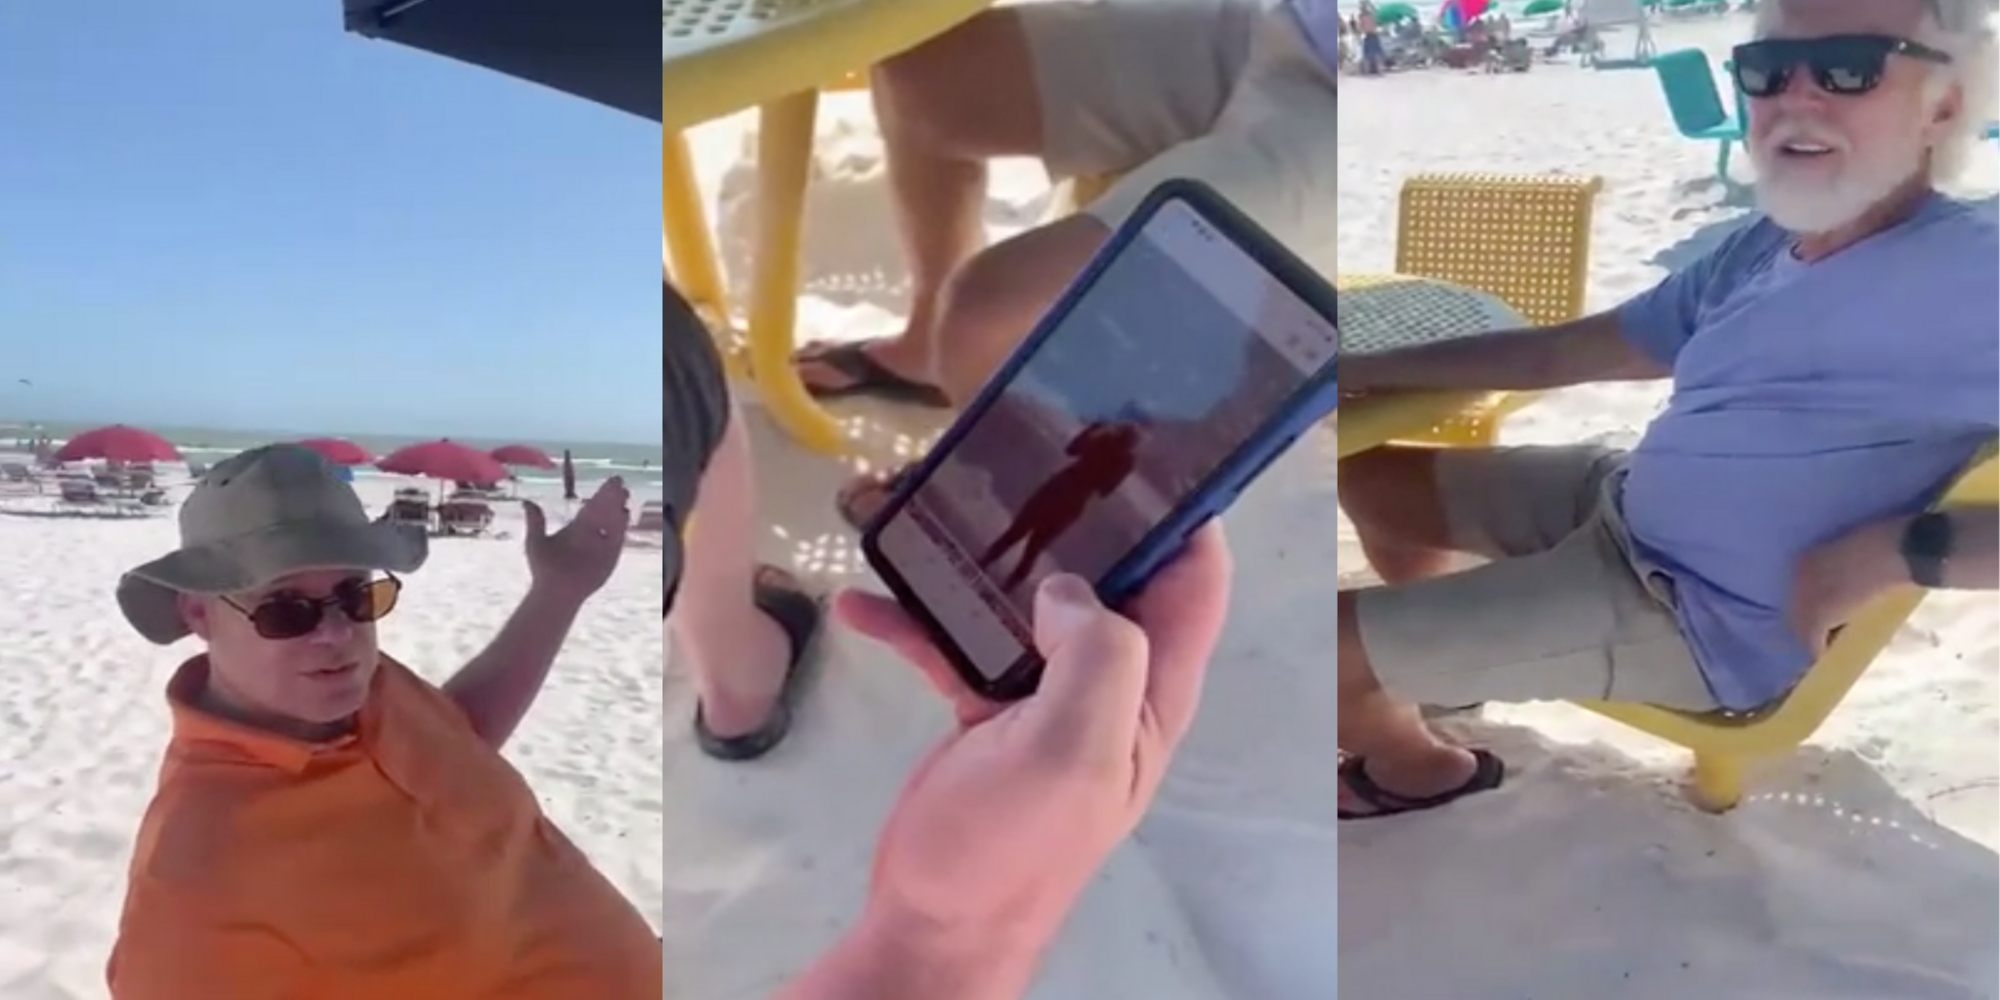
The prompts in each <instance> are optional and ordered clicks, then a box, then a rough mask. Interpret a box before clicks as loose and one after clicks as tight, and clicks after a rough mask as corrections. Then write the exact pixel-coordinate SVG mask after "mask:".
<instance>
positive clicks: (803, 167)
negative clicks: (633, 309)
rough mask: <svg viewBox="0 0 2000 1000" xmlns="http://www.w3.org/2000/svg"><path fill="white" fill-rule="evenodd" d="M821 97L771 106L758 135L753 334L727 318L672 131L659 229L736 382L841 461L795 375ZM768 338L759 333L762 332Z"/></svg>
mask: <svg viewBox="0 0 2000 1000" xmlns="http://www.w3.org/2000/svg"><path fill="white" fill-rule="evenodd" d="M866 86H867V77H866V74H865V73H859V72H856V73H848V74H846V75H844V76H842V77H840V78H838V79H836V80H834V81H833V82H832V83H829V84H827V85H826V86H825V87H823V88H821V90H822V91H840V90H858V89H863V88H865V87H866ZM818 101H819V94H818V93H817V92H812V91H808V92H806V93H804V94H794V95H791V96H789V97H784V98H780V99H778V100H776V101H772V102H770V103H768V104H765V105H763V108H762V114H763V119H762V122H761V125H760V128H759V129H758V134H757V185H758V193H757V199H758V217H757V247H758V250H759V253H758V255H757V259H756V260H755V261H754V263H753V265H752V267H753V273H752V275H751V278H750V299H749V302H748V303H747V309H746V311H747V313H748V317H749V323H748V326H749V329H750V331H751V332H752V335H751V336H744V335H743V334H742V333H741V332H739V331H737V330H736V329H735V328H734V327H733V326H732V325H731V323H730V319H729V292H728V289H727V288H726V287H725V285H724V283H723V280H722V265H721V262H720V260H719V258H718V257H717V254H716V249H715V241H714V238H713V237H712V236H711V235H710V233H709V228H708V213H707V212H706V211H704V210H703V208H702V204H701V189H700V187H699V186H698V185H697V184H696V183H695V175H694V158H693V156H692V154H691V153H690V151H689V149H688V142H687V136H686V135H685V134H683V133H682V132H680V131H679V130H677V129H669V130H667V131H666V133H665V136H664V145H663V147H662V150H661V178H660V185H661V191H660V207H661V212H662V221H661V232H662V233H663V236H664V239H665V241H666V258H667V273H668V275H669V276H670V277H671V278H672V279H673V282H674V285H675V287H677V288H679V289H680V291H681V294H683V295H685V296H687V299H688V301H689V302H690V303H692V304H693V305H694V307H695V310H696V311H697V312H698V313H699V314H700V315H701V317H702V319H703V321H705V322H706V323H707V324H708V327H709V330H710V331H712V332H713V333H714V335H715V337H716V339H717V341H718V342H719V346H720V347H721V349H722V357H723V362H724V364H725V365H726V366H727V368H728V371H729V375H730V378H732V379H734V380H736V381H739V382H747V383H750V384H752V385H755V386H757V388H758V390H759V395H760V397H761V398H762V400H763V402H764V404H765V406H766V407H767V408H769V409H770V411H771V414H772V416H773V417H774V418H776V420H777V422H778V424H779V425H780V426H782V427H783V428H784V429H785V430H786V431H787V432H789V433H790V434H791V435H792V436H793V437H794V438H795V439H797V440H798V441H799V442H801V443H803V444H804V445H805V446H806V447H808V448H811V449H813V450H814V451H817V452H820V453H821V454H839V453H841V452H842V451H844V450H846V447H847V441H846V437H845V435H843V434H842V433H841V431H840V428H839V425H838V424H837V423H836V422H835V421H834V419H833V417H832V416H831V415H830V414H828V413H827V412H826V410H825V409H824V408H823V407H821V406H820V405H819V404H818V402H816V401H815V400H813V399H812V397H811V396H810V395H809V394H808V393H807V392H806V391H805V387H804V386H803V385H801V384H800V383H799V381H798V379H797V378H796V377H795V376H794V375H793V374H792V371H791V353H792V350H793V347H794V343H793V339H794V332H793V329H794V326H795V324H796V318H797V315H798V272H799V260H798V253H799V244H800V241H801V238H802V230H803V228H804V226H805V195H806V183H807V178H808V175H809V173H810V171H811V167H812V144H813V124H814V121H815V119H816V118H817V116H818ZM759 333H761V334H762V335H761V336H758V335H757V334H759Z"/></svg>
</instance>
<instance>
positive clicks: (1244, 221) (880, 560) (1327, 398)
mask: <svg viewBox="0 0 2000 1000" xmlns="http://www.w3.org/2000/svg"><path fill="white" fill-rule="evenodd" d="M1172 201H1179V202H1181V203H1183V204H1185V205H1187V206H1188V207H1189V208H1191V209H1193V210H1194V212H1195V214H1196V215H1198V216H1200V217H1201V219H1202V220H1203V221H1204V222H1206V223H1207V224H1208V225H1209V227H1210V228H1212V229H1213V230H1214V231H1215V232H1216V234H1217V235H1219V236H1221V237H1223V238H1224V239H1227V240H1229V241H1230V242H1231V243H1233V244H1234V245H1236V246H1237V247H1239V248H1241V249H1243V250H1244V251H1245V252H1246V253H1248V254H1249V255H1250V256H1251V257H1252V258H1253V259H1255V260H1256V261H1257V262H1258V263H1259V264H1260V265H1262V266H1263V268H1264V270H1265V271H1266V272H1267V273H1269V274H1270V275H1271V276H1272V277H1273V278H1275V279H1277V281H1278V282H1279V283H1280V284H1282V285H1283V286H1284V287H1285V288H1287V289H1289V290H1290V291H1292V292H1293V293H1295V294H1297V295H1298V296H1299V298H1300V299H1301V300H1303V301H1304V302H1305V303H1306V304H1307V306H1309V307H1310V308H1311V309H1312V310H1313V311H1314V312H1316V313H1318V314H1320V315H1321V316H1324V317H1326V318H1327V320H1328V321H1329V322H1333V321H1334V317H1335V298H1336V296H1335V292H1334V288H1333V285H1332V284H1331V283H1330V282H1328V281H1327V280H1326V279H1325V278H1322V277H1320V275H1319V274H1318V273H1317V272H1315V271H1314V270H1313V269H1312V268H1311V267H1310V266H1308V265H1307V264H1306V263H1305V262H1303V261H1301V260H1300V259H1299V258H1298V257H1297V256H1296V255H1295V254H1293V253H1292V252H1291V251H1290V250H1289V249H1287V248H1286V247H1285V246H1284V245H1283V244H1281V243H1279V242H1278V241H1277V240H1276V239H1274V238H1273V237H1272V236H1270V234H1268V233H1266V232H1264V230H1263V229H1262V228H1261V227H1259V226H1258V225H1257V224H1256V223H1254V222H1252V221H1251V220H1250V218H1249V217H1248V216H1246V215H1244V214H1243V213H1242V212H1241V211H1239V210H1238V209H1237V208H1236V207H1235V206H1234V205H1231V204H1230V203H1229V202H1228V201H1226V200H1224V199H1223V197H1222V196H1221V195H1219V194H1217V193H1216V192H1215V190H1214V189H1212V188H1210V187H1209V186H1207V185H1206V184H1202V183H1200V182H1198V181H1193V180H1186V179H1176V180H1170V181H1167V182H1165V183H1163V184H1161V185H1160V186H1158V187H1156V188H1154V189H1153V190H1152V191H1151V192H1150V193H1148V194H1147V196H1146V198H1145V200H1143V201H1142V202H1140V204H1139V207H1138V208H1137V209H1136V210H1134V212H1133V213H1132V216H1131V218H1130V219H1129V220H1127V221H1126V223H1125V224H1124V225H1123V226H1120V227H1119V228H1118V230H1117V231H1116V232H1114V233H1113V234H1112V235H1111V238H1110V239H1109V240H1108V241H1107V242H1106V244H1105V246H1104V248H1103V249H1102V250H1100V251H1099V252H1098V254H1097V256H1096V257H1094V258H1093V259H1092V260H1091V262H1090V264H1089V265H1088V266H1086V267H1085V268H1084V270H1083V273H1082V274H1080V275H1079V276H1078V277H1077V279H1076V280H1075V281H1074V282H1072V283H1071V284H1070V286H1069V288H1068V289H1067V290H1066V291H1065V292H1064V293H1063V295H1062V297H1061V298H1060V299H1058V300H1057V301H1056V304H1055V306H1054V307H1052V308H1051V309H1050V310H1049V311H1048V314H1047V315H1045V316H1043V317H1042V320H1041V322H1040V323H1038V324H1037V325H1036V326H1035V329H1034V331H1033V332H1032V333H1030V334H1029V335H1028V338H1027V340H1026V341H1024V342H1023V343H1022V344H1021V346H1020V347H1018V348H1016V349H1015V351H1014V353H1013V354H1011V355H1010V356H1009V357H1008V359H1007V361H1006V363H1005V364H1004V365H1002V366H1001V368H1000V370H999V371H998V372H997V373H996V374H995V375H994V376H993V378H991V379H990V380H988V381H987V383H986V386H985V387H984V388H983V389H982V390H981V391H980V393H979V395H978V396H977V397H975V398H974V399H973V401H972V403H971V404H970V405H968V406H967V407H965V409H964V411H963V412H962V413H960V415H959V417H958V419H957V420H955V421H953V422H952V425H951V427H950V428H949V429H948V430H946V431H945V433H944V436H943V437H941V438H940V439H939V440H938V442H937V444H936V445H935V446H934V447H932V449H931V450H930V452H929V454H927V455H925V456H924V458H923V460H922V461H921V462H919V463H918V465H917V467H916V469H915V470H914V471H913V472H912V473H911V474H909V475H907V476H904V477H902V481H901V483H900V484H899V485H898V488H897V489H896V490H895V491H894V492H893V493H892V494H891V495H890V497H889V498H888V500H887V502H886V503H885V504H884V505H883V507H882V509H881V510H880V511H878V512H877V513H876V515H875V517H874V518H873V519H872V520H871V521H870V522H869V523H868V525H867V526H866V527H865V528H864V529H863V531H862V533H861V551H862V555H863V556H864V557H865V558H866V559H867V560H868V565H869V566H870V567H871V568H872V569H874V570H875V572H876V574H877V575H878V576H880V577H881V579H882V581H883V583H884V585H885V586H887V587H888V589H889V592H890V593H891V594H893V595H894V596H895V597H896V600H897V601H898V602H900V603H901V604H902V605H903V607H904V608H905V609H906V610H908V611H909V612H910V614H911V615H912V616H913V617H914V618H916V619H917V621H918V622H919V623H921V624H922V625H923V626H924V627H925V628H926V629H927V630H929V631H930V633H931V635H932V637H933V638H934V639H935V640H936V641H937V644H938V647H939V649H940V650H941V651H942V652H943V653H944V654H945V657H946V658H947V659H948V660H949V661H950V662H951V663H952V665H953V667H954V668H955V669H956V670H957V672H958V674H959V676H961V677H962V678H964V679H965V680H966V682H967V683H968V684H969V685H970V686H971V687H972V688H973V689H974V690H975V691H978V692H979V693H980V694H981V695H984V696H986V697H989V698H995V699H999V700H1012V699H1017V698H1023V697H1026V696H1027V695H1029V694H1031V693H1033V691H1034V685H1035V682H1037V681H1039V679H1040V668H1039V665H1037V666H1036V668H1035V669H1034V670H1033V671H1032V673H1033V676H1032V677H1028V678H1014V677H1013V674H1012V673H1010V674H1008V675H1006V676H1005V677H1003V678H1001V679H999V680H997V681H990V680H988V679H987V678H985V677H984V676H983V675H981V674H980V673H979V671H977V670H976V669H974V668H973V666H972V664H971V662H970V661H969V660H968V659H967V657H966V656H965V655H964V654H963V653H962V652H961V651H960V650H959V649H958V646H957V643H956V642H955V641H954V640H953V638H952V637H951V636H950V635H949V634H946V632H945V631H944V629H943V628H942V626H940V625H939V623H938V621H937V619H936V618H935V617H934V616H933V615H932V614H931V613H930V611H929V609H928V608H927V607H926V606H925V605H924V602H923V597H922V595H921V594H918V593H916V592H915V591H913V590H912V589H911V588H910V587H909V585H908V583H907V582H906V581H905V580H904V578H903V575H902V574H901V573H899V572H897V570H896V567H895V566H894V565H893V564H892V563H890V562H889V561H888V560H887V559H885V558H884V557H883V555H882V550H881V547H880V544H879V542H880V537H881V530H882V526H883V525H885V524H887V523H888V522H889V520H890V519H891V518H893V517H894V516H895V514H896V513H897V512H898V511H900V510H901V509H902V508H903V506H904V505H905V504H907V503H908V502H909V500H910V498H911V496H912V495H914V494H915V492H916V490H917V488H918V487H920V486H921V485H922V484H923V483H925V482H926V481H928V480H929V479H930V477H931V475H932V474H933V473H934V472H936V470H937V466H938V464H939V463H940V462H941V461H943V459H944V458H945V456H948V455H950V454H951V453H952V451H953V449H955V448H957V447H958V444H959V442H960V441H961V440H963V439H964V437H965V435H966V433H967V432H968V431H969V430H970V428H971V427H972V426H973V425H974V424H975V423H976V422H977V421H978V419H979V418H980V416H981V415H982V414H983V413H984V412H985V411H986V409H987V408H988V407H990V406H992V405H993V403H994V401H995V400H997V399H998V398H999V397H1000V396H1001V395H1002V394H1003V393H1004V392H1005V391H1006V389H1007V387H1008V385H1009V384H1011V383H1012V382H1013V380H1014V378H1015V376H1016V375H1018V374H1019V372H1020V371H1021V368H1022V367H1023V366H1025V365H1026V364H1027V363H1028V361H1029V360H1030V359H1031V358H1033V357H1034V356H1035V352H1036V351H1038V350H1040V349H1041V346H1042V344H1043V343H1045V342H1046V341H1047V340H1048V339H1049V337H1050V335H1051V334H1053V333H1054V332H1055V331H1056V330H1057V329H1058V328H1059V326H1060V325H1061V322H1062V320H1063V318H1064V317H1065V316H1067V315H1068V314H1069V313H1070V311H1071V310H1073V309H1074V308H1075V307H1076V305H1077V304H1078V303H1079V302H1080V301H1082V299H1083V297H1084V296H1085V295H1086V294H1087V293H1088V292H1089V290H1090V288H1091V286H1093V285H1094V284H1096V282H1097V278H1098V276H1099V275H1100V274H1101V273H1103V271H1104V269H1105V268H1106V267H1108V266H1110V264H1111V263H1112V262H1113V261H1115V260H1117V259H1118V257H1119V256H1120V255H1121V254H1123V253H1124V252H1125V248H1126V247H1127V246H1129V245H1130V244H1131V243H1132V241H1133V240H1135V239H1137V238H1138V237H1139V233H1140V231H1141V230H1143V229H1144V228H1145V226H1146V224H1147V223H1148V222H1150V221H1151V220H1152V217H1153V216H1154V214H1155V213H1157V212H1158V211H1159V210H1160V208H1161V207H1162V206H1164V205H1166V204H1167V203H1168V202H1172ZM1337 367H1338V360H1337V359H1336V360H1335V361H1332V362H1329V363H1328V364H1327V366H1326V368H1325V369H1324V370H1322V371H1321V372H1319V373H1318V374H1317V375H1315V376H1314V377H1313V378H1312V379H1310V380H1308V381H1307V382H1306V384H1305V386H1304V387H1303V388H1302V389H1301V390H1300V391H1299V392H1298V393H1297V394H1295V395H1294V396H1292V398H1291V399H1290V400H1288V401H1287V403H1286V405H1285V406H1284V407H1283V408H1282V409H1280V410H1278V411H1275V412H1273V413H1272V414H1271V416H1270V417H1269V418H1268V419H1267V420H1266V421H1265V422H1264V424H1263V425H1262V426H1261V427H1260V428H1259V429H1258V431H1257V433H1256V434H1254V435H1252V437H1251V438H1250V440H1248V441H1246V442H1244V444H1243V446H1242V447H1240V448H1238V449H1237V450H1236V451H1235V452H1234V453H1233V454H1231V455H1230V457H1229V458H1227V459H1225V460H1224V461H1223V462H1222V463H1221V464H1219V465H1218V466H1217V467H1216V468H1215V470H1214V471H1213V472H1212V473H1211V474H1210V475H1209V476H1208V477H1207V478H1205V479H1204V480H1203V481H1202V482H1201V484H1200V485H1199V486H1197V487H1196V488H1195V489H1194V490H1193V491H1191V492H1189V493H1188V494H1187V495H1186V496H1184V497H1182V498H1180V500H1179V502H1177V503H1176V504H1175V505H1174V507H1173V509H1172V510H1171V511H1170V512H1169V513H1168V514H1167V516H1166V517H1165V518H1164V519H1162V520H1161V521H1160V523H1159V524H1157V525H1155V526H1154V527H1153V529H1152V530H1151V531H1149V532H1147V534H1146V535H1145V537H1144V538H1142V539H1141V540H1140V542H1139V544H1138V545H1136V546H1134V547H1133V549H1132V551H1131V552H1130V553H1128V554H1127V555H1126V556H1125V557H1124V558H1122V559H1120V560H1119V561H1118V563H1117V564H1116V565H1115V566H1113V567H1112V569H1111V571H1110V572H1108V573H1106V574H1105V576H1104V578H1103V579H1101V580H1097V581H1094V582H1095V584H1096V587H1097V592H1098V596H1099V597H1100V598H1101V599H1102V600H1103V601H1104V602H1105V603H1106V604H1108V605H1111V606H1112V607H1117V606H1118V605H1120V604H1122V603H1123V602H1124V601H1126V600H1127V599H1129V598H1130V597H1131V596H1132V595H1134V594H1136V593H1137V592H1138V591H1139V590H1140V589H1142V588H1143V587H1144V586H1145V584H1146V581H1147V580H1148V579H1150V578H1151V577H1152V575H1153V574H1154V573H1155V572H1158V571H1159V569H1160V568H1161V567H1162V566H1164V565H1165V564H1166V563H1167V561H1168V560H1170V559H1172V558H1173V557H1174V556H1175V555H1177V554H1178V553H1179V552H1180V550H1181V548H1182V547H1183V546H1184V545H1185V544H1186V543H1187V539H1188V536H1189V535H1191V534H1193V533H1194V531H1195V530H1196V529H1197V528H1200V527H1201V526H1202V525H1204V524H1206V523H1208V521H1209V520H1210V519H1211V518H1214V517H1215V516H1217V515H1219V514H1221V513H1222V512H1223V511H1226V510H1228V509H1229V506H1230V504H1232V503H1234V502H1235V500H1236V497H1237V496H1238V495H1239V494H1240V493H1242V492H1243V490H1244V489H1246V488H1247V487H1248V486H1249V485H1250V484H1251V483H1252V482H1254V481H1255V480H1256V478H1257V476H1258V475H1259V474H1260V473H1262V472H1263V471H1264V469H1265V468H1266V467H1268V466H1269V465H1270V464H1271V462H1273V461H1274V460H1276V459H1277V457H1278V456H1279V455H1281V454H1283V453H1284V452H1285V450H1286V449H1287V448H1288V447H1290V446H1291V444H1292V442H1293V441H1296V440H1297V439H1298V437H1299V435H1301V434H1303V433H1305V432H1306V431H1307V430H1309V429H1311V428H1312V426H1313V425H1314V424H1317V423H1318V422H1319V421H1320V420H1322V419H1324V418H1325V417H1326V416H1327V415H1328V414H1330V413H1332V412H1334V408H1335V407H1336V406H1337V405H1338V403H1339V393H1340V387H1339V381H1338V379H1337V378H1336V377H1335V369H1336V368H1337Z"/></svg>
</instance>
